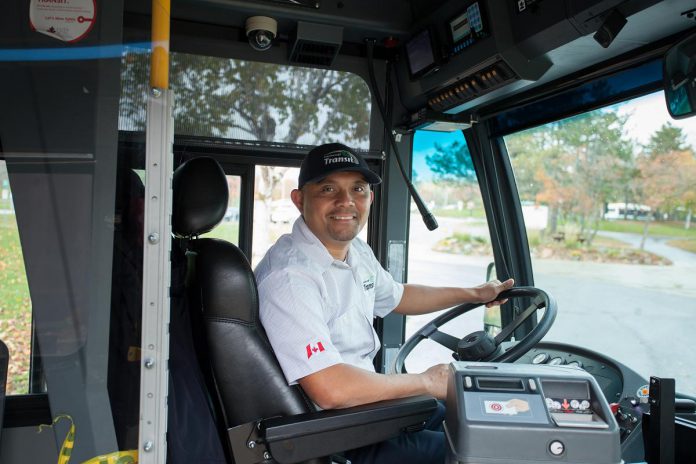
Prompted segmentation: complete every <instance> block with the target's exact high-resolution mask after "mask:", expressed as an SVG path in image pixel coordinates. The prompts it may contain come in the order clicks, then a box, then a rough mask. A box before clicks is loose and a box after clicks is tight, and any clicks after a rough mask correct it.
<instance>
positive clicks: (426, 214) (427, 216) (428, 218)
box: [365, 39, 438, 231]
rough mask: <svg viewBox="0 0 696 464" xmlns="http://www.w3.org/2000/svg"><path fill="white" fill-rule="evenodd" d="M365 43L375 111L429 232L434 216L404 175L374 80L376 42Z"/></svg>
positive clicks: (389, 124) (373, 40) (404, 171)
mask: <svg viewBox="0 0 696 464" xmlns="http://www.w3.org/2000/svg"><path fill="white" fill-rule="evenodd" d="M365 42H366V43H367V71H368V73H369V75H370V84H371V85H372V91H373V92H374V94H375V100H376V102H377V109H378V110H379V113H380V115H381V116H382V121H383V122H384V127H385V128H386V129H387V136H388V138H389V142H390V143H391V147H392V150H394V156H395V157H396V164H398V165H399V170H400V171H401V177H403V179H404V182H406V187H407V188H408V191H409V193H410V194H411V197H412V198H413V201H414V202H415V203H416V208H418V212H420V215H421V217H422V218H423V222H424V223H425V227H427V228H428V230H431V231H432V230H435V229H437V228H438V224H437V220H436V219H435V216H433V213H431V212H430V211H429V210H428V207H427V206H425V202H424V201H423V199H422V198H421V197H420V195H419V194H418V192H417V191H416V187H415V186H414V185H413V183H412V182H411V179H409V178H408V175H407V174H406V170H405V169H404V166H403V164H402V163H401V157H400V156H399V150H398V148H397V147H396V141H395V140H394V134H392V128H391V122H390V120H389V119H388V118H387V114H386V110H385V107H384V104H383V103H382V96H381V95H380V93H379V88H378V87H377V79H376V78H375V67H374V63H373V56H372V53H373V50H374V46H375V42H376V40H375V39H365Z"/></svg>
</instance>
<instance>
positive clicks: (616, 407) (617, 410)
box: [609, 403, 620, 414]
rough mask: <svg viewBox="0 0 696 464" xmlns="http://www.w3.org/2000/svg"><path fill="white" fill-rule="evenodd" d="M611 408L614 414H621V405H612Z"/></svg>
mask: <svg viewBox="0 0 696 464" xmlns="http://www.w3.org/2000/svg"><path fill="white" fill-rule="evenodd" d="M609 407H610V408H611V413H612V414H616V413H617V412H619V407H620V406H619V403H611V404H610V405H609Z"/></svg>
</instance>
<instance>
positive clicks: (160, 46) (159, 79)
mask: <svg viewBox="0 0 696 464" xmlns="http://www.w3.org/2000/svg"><path fill="white" fill-rule="evenodd" d="M170 14H171V0H152V58H151V61H150V87H154V88H158V89H168V88H169V17H170Z"/></svg>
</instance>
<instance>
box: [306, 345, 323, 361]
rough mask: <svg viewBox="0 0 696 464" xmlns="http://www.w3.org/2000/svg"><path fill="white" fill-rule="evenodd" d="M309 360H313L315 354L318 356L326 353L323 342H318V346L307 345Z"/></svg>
mask: <svg viewBox="0 0 696 464" xmlns="http://www.w3.org/2000/svg"><path fill="white" fill-rule="evenodd" d="M306 348H307V359H309V358H311V357H312V355H313V354H318V353H321V352H322V351H324V345H322V344H321V342H317V343H316V345H313V344H311V343H310V344H309V345H307V347H306Z"/></svg>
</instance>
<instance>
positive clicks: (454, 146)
mask: <svg viewBox="0 0 696 464" xmlns="http://www.w3.org/2000/svg"><path fill="white" fill-rule="evenodd" d="M434 147H435V152H434V153H432V154H430V155H426V157H425V162H426V164H427V165H428V167H429V168H430V170H431V171H432V172H433V174H434V181H435V183H437V184H441V188H440V189H439V190H440V192H442V193H444V198H443V200H442V201H443V204H445V205H447V204H449V203H451V202H452V201H453V200H454V199H456V200H457V201H461V203H460V206H461V205H463V204H464V203H469V202H471V201H473V200H474V198H475V197H476V193H475V192H474V191H473V190H472V189H471V188H468V187H469V186H471V184H472V183H473V182H474V181H475V180H476V171H475V170H474V162H473V161H472V160H471V153H470V152H469V147H467V145H466V142H460V141H458V140H457V141H455V142H452V143H451V144H449V145H443V144H440V143H437V142H436V143H435V145H434Z"/></svg>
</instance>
